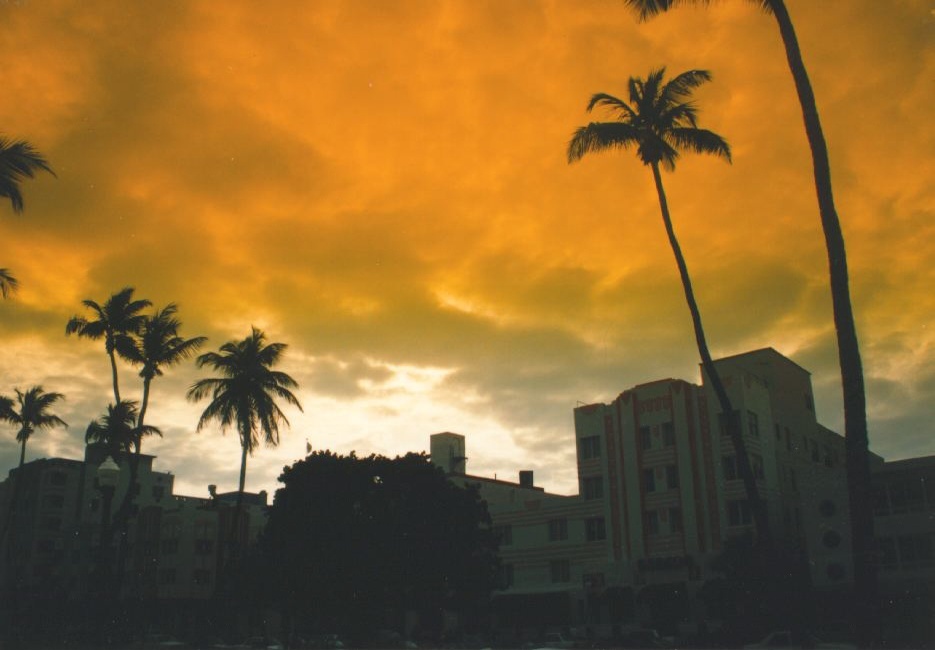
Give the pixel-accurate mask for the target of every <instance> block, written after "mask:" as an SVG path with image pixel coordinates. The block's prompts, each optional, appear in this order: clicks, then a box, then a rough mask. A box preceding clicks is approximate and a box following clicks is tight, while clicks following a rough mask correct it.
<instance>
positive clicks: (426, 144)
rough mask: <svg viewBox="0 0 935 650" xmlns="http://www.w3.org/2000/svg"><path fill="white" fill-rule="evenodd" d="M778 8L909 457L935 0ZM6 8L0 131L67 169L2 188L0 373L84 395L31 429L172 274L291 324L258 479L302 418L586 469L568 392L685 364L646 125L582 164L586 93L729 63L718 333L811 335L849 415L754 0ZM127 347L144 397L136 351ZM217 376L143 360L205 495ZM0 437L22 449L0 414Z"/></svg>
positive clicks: (232, 327) (219, 317) (80, 422)
mask: <svg viewBox="0 0 935 650" xmlns="http://www.w3.org/2000/svg"><path fill="white" fill-rule="evenodd" d="M788 4H789V8H790V11H791V12H792V13H793V16H794V19H795V21H796V24H797V27H798V28H799V38H800V42H801V44H802V48H803V51H804V54H805V56H806V62H807V64H808V65H809V70H810V73H811V74H812V77H813V82H814V83H815V87H816V92H817V94H818V101H819V105H820V109H821V112H822V120H823V124H824V125H825V127H826V130H827V134H828V139H829V145H830V148H831V153H832V164H833V166H834V179H835V190H836V200H837V204H838V205H839V210H840V212H841V218H842V222H843V225H844V228H845V234H846V235H847V237H848V241H847V243H848V261H849V264H850V269H851V286H852V291H853V295H854V300H855V304H856V306H857V317H858V331H859V334H860V337H861V343H862V345H863V351H864V367H865V370H866V373H867V378H868V395H869V397H870V399H871V404H872V409H871V419H872V422H871V424H872V430H871V440H872V443H873V444H874V445H875V446H876V450H877V451H878V452H879V453H881V454H883V455H884V456H888V457H899V456H905V455H909V454H923V453H935V446H933V445H935V442H933V439H932V437H931V436H923V435H921V434H918V432H919V431H922V430H923V429H925V427H927V426H928V425H926V424H924V423H926V422H930V421H931V420H932V410H931V409H932V406H931V405H932V404H933V403H935V382H933V381H932V376H933V370H931V369H932V368H935V350H933V347H932V345H931V343H930V341H928V338H926V335H925V334H920V333H919V330H920V326H921V325H924V324H925V323H927V322H928V321H930V320H931V313H932V312H933V305H935V303H933V300H935V299H933V297H932V296H933V293H932V292H931V287H932V286H933V285H935V277H933V270H932V264H931V260H932V259H935V214H933V210H935V196H933V193H932V184H931V177H932V175H933V173H932V164H933V163H932V157H931V154H930V152H931V150H932V146H931V145H932V144H933V143H935V129H933V127H932V124H933V123H932V121H931V119H930V115H929V114H930V112H931V106H932V104H933V103H935V97H933V93H935V87H933V85H932V84H931V78H932V70H933V69H935V68H933V65H935V50H933V47H932V42H931V35H930V27H931V20H930V18H929V14H928V11H929V10H928V8H927V7H923V6H922V5H924V4H925V3H918V2H898V3H880V2H878V1H877V0H837V1H834V2H832V1H830V0H829V1H828V2H822V3H816V2H812V1H810V0H789V3H788ZM0 14H2V18H3V19H4V20H5V25H7V27H8V29H5V30H3V31H2V32H0V50H2V51H3V52H4V53H5V55H4V58H3V61H4V68H3V70H4V79H5V80H7V82H8V83H7V86H8V90H9V91H10V92H8V93H7V94H6V95H5V96H4V99H0V118H2V119H0V124H3V128H4V133H5V134H8V135H11V136H16V137H23V138H26V139H28V140H30V141H32V142H33V143H34V144H35V145H36V146H37V147H38V148H39V149H40V150H41V151H43V153H45V154H46V155H47V157H48V158H49V160H50V161H51V162H52V164H53V167H54V168H55V170H56V173H57V174H58V177H57V178H55V179H53V178H51V177H48V176H43V177H42V178H40V179H37V180H35V181H30V182H29V183H28V184H27V185H26V186H25V187H24V192H25V196H26V213H25V214H24V215H22V216H12V215H10V214H9V212H8V210H7V209H5V208H4V209H3V211H2V212H0V241H3V242H4V243H5V244H6V246H4V247H3V259H0V266H2V267H4V268H11V269H13V270H14V271H16V272H17V273H16V274H17V277H19V279H20V281H21V283H22V289H21V292H20V294H19V296H18V297H17V298H16V299H14V300H9V301H3V302H0V334H2V337H3V350H2V354H0V377H2V378H3V380H2V383H0V393H4V394H8V393H10V392H12V388H13V387H15V386H30V385H34V384H39V383H41V384H43V385H44V386H45V388H46V389H47V390H54V391H59V392H63V393H66V395H67V398H68V399H67V402H66V404H67V407H66V408H67V410H66V412H65V413H64V414H63V416H64V417H65V419H66V420H68V421H69V422H71V423H72V428H71V429H70V430H69V432H67V433H56V434H55V436H54V437H51V438H49V444H48V446H47V447H44V446H43V445H44V444H45V443H44V442H43V439H42V437H37V438H36V440H35V441H34V443H31V447H30V448H29V450H28V451H27V453H28V454H30V455H32V454H35V455H39V454H42V453H53V452H54V453H64V452H63V450H68V449H71V450H74V454H75V455H78V456H80V453H81V447H82V436H83V431H84V427H85V426H86V425H87V422H88V421H89V420H90V419H91V418H94V417H97V416H99V415H100V413H101V412H103V410H104V408H106V404H107V402H108V400H109V399H111V398H112V396H110V386H109V369H108V364H107V359H106V357H105V356H104V353H103V350H102V349H101V346H99V345H97V344H95V343H93V342H89V341H78V340H75V339H74V338H71V339H66V338H65V337H64V335H63V333H62V330H63V328H64V324H65V322H66V321H67V319H68V317H69V316H71V315H72V314H74V313H78V312H80V311H81V310H82V307H81V303H80V301H81V300H82V299H84V298H93V299H95V300H98V301H102V300H104V299H106V297H107V296H108V295H110V294H111V293H113V292H114V291H116V290H118V289H119V288H120V287H123V286H126V285H131V286H135V287H136V288H137V290H138V293H139V295H141V296H144V297H146V298H150V299H151V300H153V302H154V303H155V304H156V305H158V306H162V305H165V304H166V303H167V302H170V301H173V302H177V303H178V304H179V306H180V314H181V316H182V319H183V322H184V323H185V333H186V335H188V336H194V335H200V334H204V335H207V336H209V337H210V342H209V345H208V348H210V349H217V347H218V346H219V345H220V344H222V343H223V342H224V341H227V340H231V339H236V338H242V337H243V336H245V335H246V334H247V333H248V332H249V327H250V325H257V326H260V327H263V328H264V329H266V331H267V334H268V335H269V337H270V340H273V341H282V342H285V343H287V344H289V348H288V351H287V353H286V357H285V360H284V369H285V370H286V371H287V372H290V373H291V374H292V375H293V376H294V377H296V379H297V380H298V381H299V385H300V387H299V389H298V395H299V398H300V400H301V401H302V403H303V405H304V406H305V413H304V414H302V413H298V412H293V411H289V412H288V415H289V418H290V421H291V422H292V424H293V426H292V429H291V430H289V431H284V432H283V440H282V446H281V447H280V448H279V449H267V448H263V447H261V448H260V450H259V451H258V452H257V454H256V455H255V456H254V457H253V458H251V459H250V463H249V466H248V486H251V487H266V488H267V489H271V488H273V487H275V477H276V476H277V475H278V473H279V471H280V470H281V467H282V465H283V464H284V463H286V462H291V461H292V460H294V459H296V458H298V457H301V455H302V454H303V453H304V449H305V438H306V437H308V438H309V439H310V440H311V442H312V444H313V445H314V446H315V448H323V447H331V448H334V449H337V450H339V451H350V450H351V449H356V450H357V451H358V452H360V453H370V452H371V451H373V452H379V453H388V454H396V453H402V452H405V451H406V450H409V449H426V447H427V445H428V435H429V434H431V433H433V432H436V431H445V430H448V431H456V432H458V433H463V434H465V435H467V436H468V455H469V456H470V457H471V460H470V463H469V470H470V471H475V472H477V473H483V474H487V475H493V474H494V473H497V474H498V475H499V476H501V477H502V476H511V477H513V476H515V471H516V470H517V469H519V468H523V469H534V470H536V472H537V476H538V477H540V480H539V482H540V484H544V485H547V486H548V487H549V488H554V489H559V490H565V491H573V490H574V489H575V485H574V476H573V472H574V460H573V456H572V454H573V451H574V440H573V425H572V416H571V409H572V408H573V406H574V403H575V401H576V400H582V401H597V400H604V401H607V400H611V399H613V397H614V396H615V395H616V394H617V393H619V392H620V391H621V390H623V389H625V388H627V387H628V386H630V385H633V384H636V383H641V382H644V381H649V380H652V379H656V378H659V377H666V376H675V377H682V378H685V379H688V380H691V381H697V379H698V371H697V352H696V350H695V348H694V345H693V339H692V336H691V328H690V323H689V321H688V315H687V311H686V309H685V305H684V300H683V296H682V294H681V287H680V286H679V284H678V275H677V272H676V271H675V268H674V265H673V263H672V256H671V251H670V250H669V248H668V245H667V243H666V241H665V235H664V232H663V230H662V226H661V224H660V221H659V213H658V204H657V202H656V196H655V193H654V191H653V188H652V181H651V177H650V175H649V173H648V172H647V170H646V169H645V167H644V166H642V165H640V164H639V162H638V161H637V160H636V159H635V158H634V156H632V153H631V152H619V153H620V155H610V154H609V155H607V156H595V157H593V158H589V159H587V160H583V161H581V162H580V163H576V164H575V165H574V166H569V165H567V163H566V160H565V147H566V145H567V142H568V138H569V137H570V134H571V132H572V130H573V129H574V128H575V127H576V126H579V125H580V124H583V123H585V122H586V121H588V120H590V119H603V116H602V117H600V118H598V116H596V115H595V116H589V115H588V114H587V112H586V111H585V110H584V106H585V105H586V104H587V99H588V98H589V97H590V96H591V94H592V93H594V92H609V93H613V94H617V95H623V94H625V92H626V89H625V84H626V78H627V77H628V76H629V75H645V74H646V73H647V72H648V71H649V70H650V69H652V68H655V67H658V66H660V65H663V64H664V65H666V66H667V68H668V69H669V70H670V71H680V70H685V69H689V68H706V69H710V70H712V71H713V73H714V81H713V82H712V83H711V84H707V85H706V86H705V87H704V88H701V89H699V92H698V96H697V99H698V102H699V106H700V107H701V109H702V113H701V121H702V126H704V127H706V128H711V129H713V130H715V131H718V132H720V133H722V134H724V135H725V137H727V139H728V140H729V141H730V143H731V145H732V146H733V148H734V153H735V156H734V164H733V165H726V164H724V163H722V162H720V161H714V160H709V159H707V158H703V157H698V156H689V155H686V156H685V157H684V159H683V160H682V161H681V162H680V165H679V169H678V171H677V172H676V173H675V174H667V175H666V178H665V182H666V189H667V192H668V195H669V199H670V207H671V208H672V212H673V215H672V216H673V220H674V222H675V227H676V230H677V232H678V234H679V237H680V239H681V242H682V245H683V249H684V252H685V254H686V257H687V259H688V263H689V268H690V270H691V272H692V276H693V279H694V280H695V289H696V293H697V295H698V298H699V302H700V304H701V308H702V312H703V316H704V318H705V324H706V327H707V329H708V335H709V342H710V343H711V345H712V348H713V350H714V351H715V353H716V354H735V353H738V352H742V351H744V350H748V349H751V348H758V347H764V346H774V347H776V348H777V349H778V350H779V351H780V352H783V353H785V354H787V355H790V356H792V357H793V359H794V360H795V361H796V362H797V363H799V364H800V365H802V366H803V367H805V368H807V369H808V370H810V371H811V372H812V374H813V380H814V382H815V386H816V402H817V404H818V409H819V415H820V419H821V421H822V422H823V423H824V424H827V425H829V426H832V427H838V426H839V424H840V412H841V407H840V382H839V374H838V368H837V360H836V348H835V345H834V337H833V330H832V327H831V308H830V300H829V296H828V291H827V261H826V259H825V258H824V255H825V253H824V247H823V244H822V240H821V232H820V225H819V223H818V218H817V210H816V207H815V197H814V188H813V185H812V178H811V169H810V162H809V155H808V149H807V143H806V141H805V138H804V135H803V133H802V123H801V115H800V113H799V108H798V106H797V104H796V101H795V94H794V88H793V85H792V82H791V79H790V78H789V74H788V70H787V69H786V63H785V59H784V56H783V54H782V51H781V45H780V44H779V39H778V38H777V35H776V30H775V25H774V24H773V23H772V22H771V21H770V20H769V17H768V16H766V15H764V14H763V13H762V12H759V11H757V10H756V8H755V7H754V6H752V4H751V3H742V2H736V3H726V2H725V3H713V4H712V6H711V7H710V8H709V9H708V10H705V11H702V10H689V9H684V10H679V11H676V12H672V13H671V14H669V15H666V16H664V17H660V18H658V19H656V20H653V21H650V22H648V23H644V24H640V23H637V21H635V20H634V18H633V16H632V14H631V13H630V12H628V11H627V10H626V8H625V6H624V3H622V2H607V1H606V0H580V1H576V2H551V1H547V0H542V1H539V0H522V1H516V2H507V3H503V2H499V3H498V2H478V1H473V0H451V1H448V2H444V3H438V2H430V1H422V0H401V1H399V2H385V1H384V0H351V1H344V2H339V1H338V0H333V1H332V0H324V1H322V2H316V3H313V4H310V3H306V4H303V5H301V6H299V5H296V6H293V5H291V4H278V5H277V4H267V5H263V6H260V5H257V4H256V3H252V2H237V1H233V2H227V3H224V4H223V5H220V4H218V3H216V2H211V1H210V0H204V1H201V2H199V1H198V0H190V1H186V2H183V3H174V4H169V5H161V4H160V5H155V4H152V5H149V4H139V3H138V4H135V5H132V7H131V8H130V9H127V8H126V7H123V6H120V7H119V8H118V7H117V5H114V4H113V3H108V2H93V1H91V0H89V1H87V2H72V1H69V0H61V1H59V2H51V1H50V2H43V3H38V2H31V3H19V4H16V3H6V4H0ZM881 44H883V45H885V47H881ZM741 51H743V52H745V53H748V54H744V55H742V56H738V52H741ZM855 62H858V64H855ZM885 88H902V89H907V91H906V92H905V93H902V94H901V95H899V96H898V97H894V96H893V94H892V93H890V92H883V91H882V89H885ZM855 107H859V110H857V109H856V108H855ZM871 127H872V128H871ZM121 373H122V374H121V378H122V382H123V385H125V386H126V391H127V393H128V394H131V395H132V396H133V397H134V398H137V397H138V396H139V386H138V378H137V377H136V371H135V370H131V369H128V368H124V369H122V370H121ZM200 376H203V374H200V371H198V370H197V369H195V368H194V367H193V366H192V364H187V365H186V366H184V367H180V368H177V369H172V370H171V371H170V372H168V373H167V375H166V377H164V378H160V379H159V380H158V381H157V382H156V383H154V388H153V389H154V394H153V400H154V401H153V405H152V410H151V417H152V423H153V424H155V425H157V426H160V427H162V428H163V429H164V431H165V439H163V440H153V441H152V442H151V443H149V445H148V449H150V450H151V451H152V452H153V453H157V455H159V459H158V461H157V465H158V466H161V467H163V468H168V469H172V470H173V471H174V472H175V473H176V476H177V477H178V480H179V485H180V486H183V487H184V489H185V490H188V489H191V491H192V493H195V494H202V493H204V492H205V485H207V484H208V483H216V484H218V485H219V486H222V485H226V486H227V487H228V488H231V489H232V488H233V487H234V486H235V485H236V481H237V469H238V466H239V448H238V444H237V440H236V436H235V435H231V434H228V435H227V436H225V437H221V436H220V435H219V432H218V431H217V430H216V429H211V428H208V429H206V430H204V431H202V432H201V433H200V434H197V435H196V434H194V428H195V424H196V423H197V419H198V415H199V414H200V412H201V409H203V408H204V404H198V405H193V404H189V403H187V402H186V401H185V399H184V394H185V390H186V389H187V388H188V386H190V385H191V383H192V382H193V381H194V380H195V379H197V378H198V377H200ZM157 384H158V385H157ZM874 414H879V417H878V419H877V420H876V421H873V417H874ZM148 417H149V416H148ZM0 461H3V464H2V466H0V469H2V467H6V466H12V465H13V464H15V462H16V449H15V445H14V444H13V441H12V436H6V437H4V438H2V439H0ZM219 489H220V488H219Z"/></svg>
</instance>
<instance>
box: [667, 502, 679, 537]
mask: <svg viewBox="0 0 935 650" xmlns="http://www.w3.org/2000/svg"><path fill="white" fill-rule="evenodd" d="M669 532H670V533H672V534H673V535H677V534H678V533H681V532H682V509H681V508H669Z"/></svg>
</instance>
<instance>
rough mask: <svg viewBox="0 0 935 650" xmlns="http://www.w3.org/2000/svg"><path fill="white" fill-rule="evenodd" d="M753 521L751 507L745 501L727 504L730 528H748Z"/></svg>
mask: <svg viewBox="0 0 935 650" xmlns="http://www.w3.org/2000/svg"><path fill="white" fill-rule="evenodd" d="M751 521H752V520H751V518H750V506H749V504H748V503H747V502H746V501H745V500H739V499H738V500H734V501H728V502H727V524H728V526H747V525H749V524H750V522H751Z"/></svg>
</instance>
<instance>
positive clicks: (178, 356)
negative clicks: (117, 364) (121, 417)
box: [115, 303, 207, 559]
mask: <svg viewBox="0 0 935 650" xmlns="http://www.w3.org/2000/svg"><path fill="white" fill-rule="evenodd" d="M177 311H178V307H176V305H175V304H173V303H169V304H168V305H166V306H165V307H163V308H162V309H160V310H158V311H156V312H155V313H154V314H152V315H147V316H144V317H143V319H142V321H141V323H140V326H139V330H138V332H137V333H136V334H135V335H132V336H122V337H118V338H117V339H116V348H117V352H118V353H119V354H120V356H121V357H123V358H124V359H126V360H127V361H129V362H130V363H132V364H134V365H139V366H142V369H141V370H140V377H142V378H143V400H142V405H141V406H140V409H139V412H138V413H137V417H136V423H135V424H136V427H137V428H138V429H140V430H143V429H144V428H145V423H144V420H145V417H146V409H147V408H148V406H149V394H150V385H151V384H152V381H153V378H154V377H157V376H161V375H162V374H163V370H162V369H163V368H165V367H167V366H172V365H175V364H177V363H180V362H181V361H183V360H184V359H189V358H191V357H192V355H194V354H195V352H197V351H198V348H199V347H201V346H202V345H203V344H204V342H205V341H206V340H207V338H205V337H204V336H198V337H195V338H191V339H183V338H182V337H180V336H179V334H178V331H179V328H180V327H181V326H182V322H181V321H180V320H179V319H178V318H177V317H176V313H177ZM139 442H141V441H139ZM141 449H142V445H141V444H137V445H136V449H135V451H134V453H133V455H132V456H131V457H130V463H129V465H130V483H131V484H133V483H134V482H135V481H136V477H137V475H138V473H139V460H140V453H141ZM135 496H136V495H135V494H134V493H133V491H131V490H127V492H126V493H125V494H124V496H123V500H122V501H121V503H120V506H119V507H118V509H117V514H116V516H115V520H116V523H117V525H118V527H119V528H120V529H121V531H122V532H123V529H124V527H125V526H126V524H127V523H128V521H129V515H130V509H131V507H132V505H133V499H134V497H135ZM123 539H126V536H125V535H124V537H123ZM122 557H123V554H122V553H121V559H122Z"/></svg>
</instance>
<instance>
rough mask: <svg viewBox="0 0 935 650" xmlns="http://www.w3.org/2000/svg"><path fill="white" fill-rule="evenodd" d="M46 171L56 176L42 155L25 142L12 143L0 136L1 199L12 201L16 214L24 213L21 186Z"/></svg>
mask: <svg viewBox="0 0 935 650" xmlns="http://www.w3.org/2000/svg"><path fill="white" fill-rule="evenodd" d="M40 171H45V172H49V173H50V174H52V175H53V176H55V172H53V171H52V168H51V167H49V163H48V162H46V160H45V158H43V156H42V154H40V153H39V152H38V151H36V150H35V149H34V148H33V146H32V145H31V144H29V143H28V142H25V141H23V140H17V141H11V140H8V139H6V138H4V137H2V136H0V198H5V199H9V200H10V204H11V205H12V206H13V211H14V212H22V211H23V194H22V191H21V190H20V184H21V183H22V182H23V181H24V180H26V179H27V178H34V177H35V175H36V172H40Z"/></svg>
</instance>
